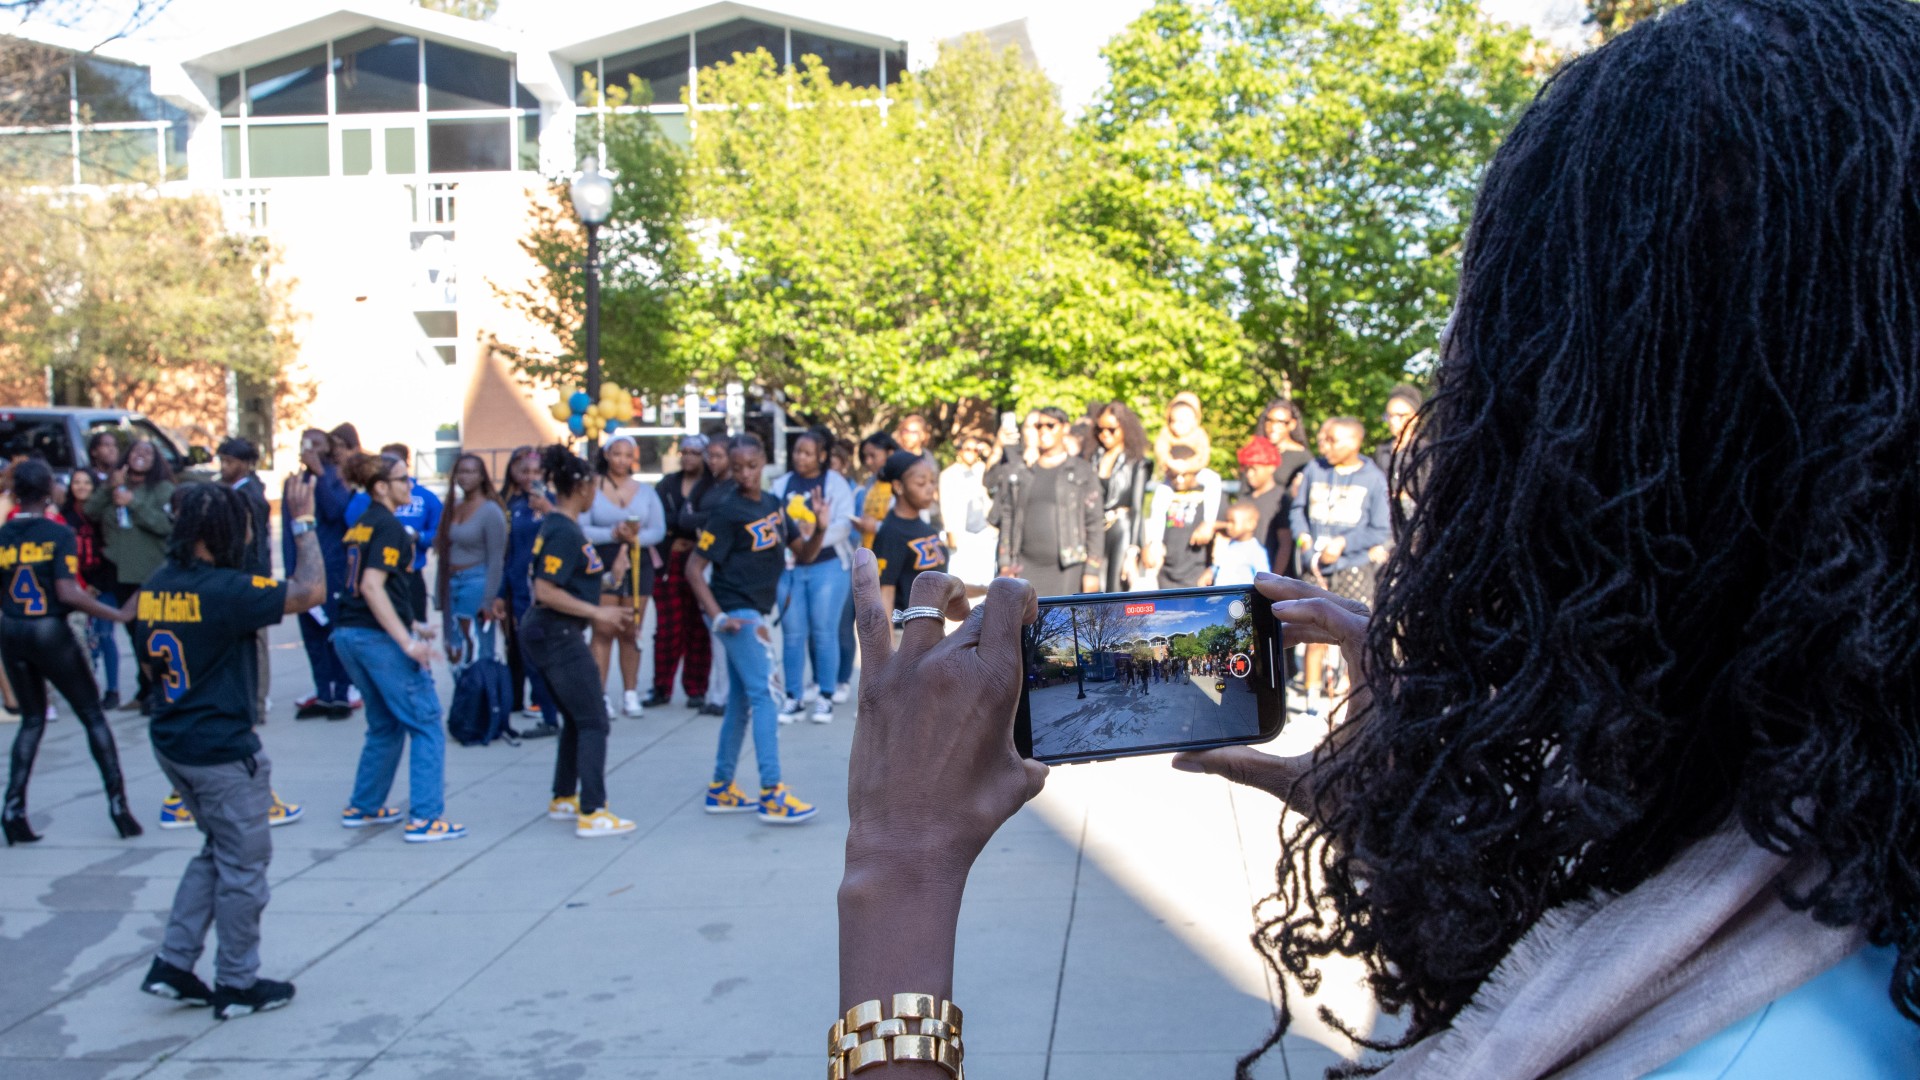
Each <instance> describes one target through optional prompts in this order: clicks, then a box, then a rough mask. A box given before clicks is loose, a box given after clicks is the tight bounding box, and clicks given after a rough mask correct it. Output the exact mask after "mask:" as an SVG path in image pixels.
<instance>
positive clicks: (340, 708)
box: [323, 701, 353, 720]
mask: <svg viewBox="0 0 1920 1080" xmlns="http://www.w3.org/2000/svg"><path fill="white" fill-rule="evenodd" d="M326 709H327V711H326V712H325V713H324V714H323V715H325V716H326V718H327V719H329V720H351V719H353V706H351V705H349V704H347V703H346V702H344V701H329V702H327V705H326Z"/></svg>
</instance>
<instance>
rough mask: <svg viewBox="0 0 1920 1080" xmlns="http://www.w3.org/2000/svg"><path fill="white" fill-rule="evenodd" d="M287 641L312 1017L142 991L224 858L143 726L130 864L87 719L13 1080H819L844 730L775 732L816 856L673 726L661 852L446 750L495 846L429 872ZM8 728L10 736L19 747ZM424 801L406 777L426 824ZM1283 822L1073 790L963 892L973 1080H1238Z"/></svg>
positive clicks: (1347, 980)
mask: <svg viewBox="0 0 1920 1080" xmlns="http://www.w3.org/2000/svg"><path fill="white" fill-rule="evenodd" d="M274 640H275V648H274V651H273V656H274V686H275V697H276V698H277V699H278V703H277V704H276V706H275V709H274V711H273V714H272V719H271V721H270V723H268V724H267V726H266V727H265V728H264V729H263V735H264V738H265V741H266V744H267V750H268V753H269V754H270V755H271V757H272V759H273V762H274V777H275V786H276V788H277V789H278V790H279V792H280V793H281V794H282V795H283V796H284V797H285V798H287V799H289V800H292V801H297V802H301V803H304V804H305V806H306V810H307V819H306V820H305V821H302V822H300V823H298V824H295V825H291V826H288V827H285V828H281V829H277V830H275V831H274V842H275V850H274V861H273V872H272V880H273V902H272V905H271V906H270V907H269V908H268V911H267V915H266V920H265V928H264V930H265V943H264V949H263V951H264V956H265V967H264V973H265V974H267V975H269V976H271V977H276V978H291V979H293V980H295V981H296V982H297V983H298V985H299V997H298V999H297V1000H296V1001H295V1002H294V1003H293V1005H292V1006H291V1007H289V1008H287V1009H285V1010H282V1011H278V1012H274V1013H268V1014H263V1015H260V1016H255V1017H248V1018H244V1019H238V1020H234V1021H232V1022H229V1023H225V1024H221V1023H218V1022H216V1021H214V1020H213V1019H212V1017H211V1016H210V1015H209V1013H208V1011H207V1010H204V1009H198V1010H190V1009H182V1008H178V1007H175V1006H173V1005H171V1004H169V1003H167V1002H163V1001H161V1000H159V999H156V998H152V997H148V996H146V995H143V994H140V993H139V992H138V991H137V988H136V987H137V982H138V979H139V977H140V976H141V974H143V973H144V971H145V969H146V965H147V963H148V960H149V959H150V957H151V955H152V950H153V948H154V946H155V944H156V942H157V941H158V939H159V936H160V931H161V928H162V925H163V923H164V920H165V917H166V911H167V908H168V905H169V902H170V900H171V897H172V892H173V888H174V885H175V883H176V881H177V880H178V876H179V873H180V870H181V867H182V866H183V864H184V863H185V861H186V860H187V858H188V857H189V856H190V855H191V854H192V852H193V851H194V850H195V849H196V848H197V847H198V843H199V841H198V835H199V834H198V833H197V832H192V831H173V832H162V831H160V830H159V829H157V828H154V827H153V826H152V823H153V822H154V820H155V817H156V814H157V810H158V806H159V803H160V800H161V798H162V797H163V796H164V795H165V794H166V782H165V780H164V779H163V778H162V777H161V775H160V773H159V770H158V768H157V766H156V765H155V764H154V761H153V757H152V753H151V750H150V749H149V746H148V742H147V738H146V733H145V730H144V727H143V725H142V722H141V721H140V720H139V719H138V717H136V716H130V715H129V714H125V713H121V714H117V715H116V717H115V721H116V731H117V734H118V737H119V739H120V746H121V752H122V756H123V758H124V760H125V762H126V763H127V766H128V772H129V776H130V782H131V791H130V794H131V797H132V799H133V801H134V805H135V807H136V809H137V810H138V811H139V812H140V813H141V815H142V819H143V821H145V822H146V823H148V826H149V828H148V832H147V835H146V836H144V837H142V838H139V839H137V840H132V841H121V840H119V839H117V838H116V837H115V836H114V833H113V831H112V826H111V825H110V823H109V822H108V820H107V815H106V809H105V800H104V799H103V798H102V796H101V794H100V790H99V781H98V776H97V774H96V773H95V771H94V768H93V765H92V762H91V761H90V759H89V758H88V757H87V754H86V750H85V743H84V740H83V739H82V738H81V737H80V732H79V728H78V725H77V724H76V723H74V721H73V720H72V718H71V716H66V717H63V718H62V719H61V720H60V721H59V722H57V723H55V724H54V725H53V726H52V727H51V728H50V729H49V732H48V738H47V740H46V743H45V744H44V746H43V748H42V751H41V758H40V763H39V767H38V769H37V770H36V773H35V776H34V783H33V788H32V800H31V802H32V810H33V814H34V824H35V827H36V828H38V829H39V830H40V831H41V832H42V833H43V834H44V835H45V837H46V839H45V840H44V841H42V842H41V843H39V844H37V845H33V846H30V847H18V848H11V849H0V972H4V978H0V1076H4V1077H6V1078H8V1080H82V1078H85V1080H96V1078H132V1077H143V1078H151V1080H163V1078H164V1080H215V1078H226V1077H235V1078H257V1077H271V1078H273V1080H345V1078H348V1077H356V1078H362V1080H389V1078H421V1080H425V1078H449V1080H452V1078H459V1080H487V1078H496V1077H497V1078H502V1080H506V1078H529V1077H537V1078H545V1080H597V1078H614V1077H619V1078H639V1077H661V1078H682V1077H686V1078H694V1077H700V1078H705V1077H718V1078H726V1077H741V1078H746V1077H753V1078H768V1077H781V1078H784V1077H801V1078H805V1077H817V1076H820V1075H822V1068H823V1064H824V1063H823V1061H822V1054H821V1052H820V1049H819V1047H820V1043H821V1038H820V1036H821V1033H822V1032H823V1031H824V1030H825V1029H826V1026H827V1024H828V1022H829V1021H830V1020H831V1018H832V1016H833V1014H834V1009H835V1004H836V1001H835V998H836V984H835V977H836V976H835V936H834V935H835V926H836V924H835V907H834V893H835V888H836V886H837V885H838V882H839V878H840V871H841V849H842V842H843V839H844V835H845V832H844V820H845V810H844V791H845V782H846V761H847V751H848V746H849V744H850V741H851V737H852V730H853V721H852V717H851V716H849V715H846V714H847V713H849V712H850V711H851V707H848V706H843V707H842V709H841V713H842V715H841V716H840V717H839V718H838V719H837V720H836V722H835V723H833V724H831V725H826V726H819V725H814V724H810V723H800V724H796V725H793V726H790V727H786V728H783V729H782V756H783V764H784V767H785V771H786V775H787V779H788V780H789V782H790V783H791V784H792V785H793V786H794V788H795V790H796V791H797V792H798V793H799V794H800V795H801V796H802V797H803V798H806V799H808V800H810V801H816V802H818V803H820V804H821V806H822V807H823V812H822V814H821V815H820V819H819V820H818V821H816V822H814V823H813V824H811V825H808V826H805V827H798V828H785V829H775V828H769V827H766V826H762V825H760V824H759V823H758V822H756V821H755V820H753V819H752V818H751V817H745V816H737V817H718V818H715V817H709V816H707V815H706V814H704V813H703V812H702V811H701V807H700V797H701V793H702V787H703V784H704V782H705V780H706V777H707V775H708V770H709V768H710V763H711V761H712V754H713V746H714V735H715V730H716V728H717V726H718V721H717V720H713V719H708V718H702V717H696V716H693V715H692V714H691V713H690V712H689V711H688V710H686V709H685V708H683V707H681V706H679V705H673V706H669V707H667V708H664V709H659V710H655V711H653V712H651V713H649V714H648V715H647V716H646V717H645V718H643V719H637V720H627V719H621V720H617V721H615V723H614V728H613V736H612V741H611V747H610V756H609V789H610V793H611V798H612V805H613V807H614V808H615V809H616V810H617V811H618V812H619V813H621V814H623V815H625V816H628V817H632V818H634V819H636V820H637V821H638V822H639V823H640V830H639V831H638V832H637V833H636V834H634V835H632V836H629V837H624V838H619V839H609V840H595V841H585V840H578V839H576V838H574V837H573V836H572V834H571V831H570V830H569V829H568V828H567V827H566V826H564V825H560V824H556V823H552V822H549V821H548V820H547V819H546V816H545V808H546V800H547V797H548V788H547V784H548V779H549V774H550V770H551V768H552V758H553V752H554V751H553V743H552V742H551V741H550V740H540V741H535V742H529V743H526V744H524V745H522V746H520V747H517V748H516V747H511V746H507V745H504V744H496V745H494V746H491V747H486V748H471V749H469V748H462V747H459V746H452V747H449V751H448V761H447V805H448V810H449V815H450V816H451V817H453V818H454V819H455V820H458V821H462V822H464V823H465V824H466V825H467V826H468V827H469V828H470V829H471V831H472V835H471V836H470V838H468V839H466V840H462V841H458V842H453V843H446V844H439V845H422V846H415V845H407V844H404V843H402V842H401V839H400V836H399V834H398V832H397V830H391V829H388V830H366V831H348V830H343V829H341V828H339V827H338V825H337V824H335V817H334V815H335V814H336V813H337V811H338V809H339V807H340V806H341V805H342V804H343V803H344V801H345V798H346V794H347V789H348V786H349V782H350V779H351V776H352V770H353V763H354V761H355V759H356V755H357V754H358V751H359V746H360V736H361V733H362V730H363V726H362V723H361V722H360V721H359V719H358V718H357V717H356V718H355V719H354V720H352V721H348V722H343V723H328V722H326V721H309V722H298V723H296V722H295V721H293V720H292V719H291V716H292V708H291V705H290V704H289V702H290V699H291V698H292V697H293V696H294V695H295V694H296V693H299V692H304V691H305V690H306V689H308V679H307V676H306V666H305V657H304V654H303V653H301V652H300V650H299V647H298V644H297V641H296V635H295V634H294V633H293V632H292V628H291V627H290V626H288V627H283V628H281V629H280V630H279V631H277V632H276V635H275V639H274ZM649 661H650V658H649ZM643 670H648V669H647V668H643ZM443 685H444V673H443ZM14 730H16V729H15V728H14V727H13V726H12V725H0V739H4V740H7V741H11V739H12V737H13V731H14ZM747 753H748V758H749V761H748V763H747V765H746V766H745V767H744V768H743V770H742V775H743V776H748V777H749V778H750V777H751V761H750V759H751V753H752V751H751V744H749V749H748V751H747ZM404 787H405V772H404V769H403V770H402V774H401V779H400V781H399V785H398V790H396V793H395V798H394V800H393V801H394V802H396V803H397V804H400V805H404ZM1276 815H1277V808H1276V805H1275V804H1274V803H1273V802H1272V801H1271V800H1269V799H1266V798H1265V797H1264V796H1260V795H1258V794H1256V793H1251V792H1244V791H1235V790H1230V789H1229V788H1228V786H1227V785H1226V784H1225V783H1224V782H1222V781H1219V780H1215V779H1212V778H1207V777H1195V776H1189V775H1185V774H1181V773H1176V772H1174V771H1172V770H1171V769H1169V768H1167V766H1166V763H1165V761H1164V759H1145V760H1137V761H1131V762H1114V763H1107V764H1101V765H1093V766H1077V767H1071V768H1063V769H1057V770H1055V772H1054V774H1053V779H1052V781H1051V782H1050V784H1049V786H1048V790H1047V792H1046V793H1045V794H1044V795H1043V796H1042V797H1041V799H1039V800H1038V801H1037V802H1036V803H1035V804H1034V805H1033V806H1031V807H1029V808H1028V809H1027V810H1026V811H1024V812H1022V813H1021V814H1020V816H1019V817H1018V818H1016V819H1015V820H1014V821H1013V822H1011V823H1010V824H1009V825H1008V826H1007V827H1006V829H1004V830H1003V831H1002V833H1001V834H1000V835H999V836H998V837H996V838H995V840H994V842H993V844H992V845H991V846H990V847H989V849H988V850H987V852H986V853H985V855H984V856H983V857H982V858H981V860H980V862H979V864H978V865H977V867H976V869H975V870H974V874H973V877H972V880H971V882H970V884H969V888H968V891H967V903H966V909H965V913H964V915H963V917H962V919H961V936H960V954H959V955H960V959H959V971H958V982H957V990H956V993H957V996H958V998H959V1001H960V1003H961V1005H962V1006H963V1007H964V1008H965V1009H966V1010H967V1016H968V1021H969V1032H968V1036H969V1037H968V1046H969V1050H970V1054H969V1063H970V1064H971V1065H972V1066H973V1068H972V1070H971V1072H972V1075H974V1076H976V1077H979V1078H981V1080H1082V1078H1100V1080H1129V1078H1136V1077H1137V1078H1142V1080H1144V1078H1154V1080H1162V1078H1168V1077H1229V1076H1231V1075H1232V1071H1233V1069H1232V1065H1233V1060H1234V1058H1235V1057H1236V1056H1237V1054H1239V1053H1241V1052H1244V1051H1245V1050H1247V1049H1249V1048H1251V1047H1253V1046H1256V1045H1258V1043H1259V1042H1260V1040H1261V1039H1262V1037H1263V1036H1264V1035H1265V1033H1266V1031H1267V1029H1268V1026H1269V1023H1270V1021H1271V1017H1272V1009H1273V1002H1274V1000H1275V994H1274V989H1273V986H1272V983H1271V980H1270V978H1269V976H1268V973H1267V971H1266V969H1265V967H1264V965H1263V964H1262V963H1261V962H1260V961H1259V959H1258V957H1257V956H1255V954H1254V952H1253V951H1252V949H1251V947H1250V946H1249V945H1248V943H1247V935H1248V933H1249V932H1250V931H1251V929H1252V922H1251V919H1250V917H1249V910H1250V908H1251V906H1252V904H1253V902H1254V900H1255V899H1257V898H1258V897H1259V896H1260V895H1262V894H1264V893H1265V892H1266V891H1267V888H1268V886H1269V884H1270V882H1271V879H1272V867H1273V862H1274V854H1275V849H1276V840H1275V826H1276V821H1277V817H1276ZM211 960H212V956H211V950H210V951H209V955H208V956H207V957H206V958H205V959H203V960H202V964H201V973H202V975H203V976H204V975H207V973H208V971H209V969H210V964H211ZM1355 983H1356V980H1355V979H1354V978H1353V972H1352V970H1351V969H1343V970H1342V971H1340V972H1336V973H1334V974H1333V975H1330V977H1329V980H1328V987H1329V989H1328V990H1327V991H1326V993H1327V994H1328V995H1329V996H1332V997H1334V998H1337V999H1338V1007H1340V1008H1342V1009H1343V1010H1344V1012H1345V1015H1348V1016H1350V1017H1353V1018H1356V1019H1359V1020H1363V1021H1364V1020H1365V1019H1366V1018H1367V1016H1368V1012H1367V1006H1366V1004H1365V997H1364V994H1361V993H1359V992H1358V991H1357V990H1356V989H1354V987H1355ZM903 989H904V988H903ZM1307 1011H1308V1014H1309V1018H1310V1013H1311V1010H1310V1009H1309V1010H1307ZM1298 1012H1299V1010H1298V1009H1297V1010H1296V1013H1297V1014H1298ZM1296 1031H1299V1032H1301V1034H1298V1035H1295V1036H1291V1037H1289V1039H1288V1040H1287V1041H1286V1043H1285V1045H1284V1046H1283V1048H1282V1052H1279V1053H1275V1054H1273V1055H1271V1056H1270V1058H1269V1059H1268V1061H1267V1062H1266V1063H1265V1065H1264V1066H1263V1068H1262V1070H1261V1072H1260V1075H1261V1076H1263V1077H1318V1076H1319V1075H1320V1074H1321V1070H1323V1069H1324V1068H1325V1067H1326V1066H1327V1065H1329V1064H1331V1063H1333V1062H1334V1061H1336V1060H1337V1058H1336V1055H1335V1054H1334V1053H1333V1051H1332V1050H1329V1049H1328V1047H1329V1046H1337V1045H1340V1043H1339V1040H1338V1039H1337V1038H1336V1037H1334V1036H1331V1035H1329V1034H1327V1033H1325V1032H1321V1031H1319V1030H1318V1029H1316V1028H1312V1027H1311V1026H1310V1025H1307V1024H1304V1023H1303V1024H1301V1025H1297V1026H1296Z"/></svg>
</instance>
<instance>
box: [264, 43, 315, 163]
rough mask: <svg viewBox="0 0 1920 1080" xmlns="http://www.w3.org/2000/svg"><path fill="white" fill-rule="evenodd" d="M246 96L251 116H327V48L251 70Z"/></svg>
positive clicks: (298, 53)
mask: <svg viewBox="0 0 1920 1080" xmlns="http://www.w3.org/2000/svg"><path fill="white" fill-rule="evenodd" d="M246 96H247V115H249V116H325V115H326V114H327V47H326V46H325V45H316V46H314V47H313V48H311V49H308V50H306V51H304V52H297V53H294V54H293V55H292V56H283V57H281V58H280V59H278V60H274V61H272V62H270V63H265V64H261V65H260V66H259V67H251V68H248V69H247V95H246ZM282 175H285V174H282Z"/></svg>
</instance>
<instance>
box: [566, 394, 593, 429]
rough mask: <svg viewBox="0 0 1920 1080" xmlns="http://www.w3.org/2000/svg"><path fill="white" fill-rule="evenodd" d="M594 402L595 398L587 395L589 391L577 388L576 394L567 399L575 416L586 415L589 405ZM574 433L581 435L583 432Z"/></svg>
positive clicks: (568, 405)
mask: <svg viewBox="0 0 1920 1080" xmlns="http://www.w3.org/2000/svg"><path fill="white" fill-rule="evenodd" d="M592 404H593V399H592V398H590V397H588V396H587V392H586V391H585V390H576V391H575V392H574V395H573V396H572V397H570V398H568V399H567V407H568V408H570V409H572V410H573V415H575V416H582V415H584V414H585V413H586V411H587V407H588V406H590V405H592ZM574 434H575V435H579V434H581V432H578V431H576V432H574Z"/></svg>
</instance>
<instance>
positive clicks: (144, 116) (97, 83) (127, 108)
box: [73, 56, 186, 123]
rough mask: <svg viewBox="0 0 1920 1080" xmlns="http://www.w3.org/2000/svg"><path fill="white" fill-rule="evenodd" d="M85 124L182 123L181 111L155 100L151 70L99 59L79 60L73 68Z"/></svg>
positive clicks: (86, 57) (158, 99) (167, 103)
mask: <svg viewBox="0 0 1920 1080" xmlns="http://www.w3.org/2000/svg"><path fill="white" fill-rule="evenodd" d="M73 75H74V87H75V89H76V90H78V95H77V96H78V100H79V102H80V113H81V118H82V120H83V121H85V120H88V119H91V120H92V121H93V122H95V123H109V122H112V121H117V120H178V119H181V118H183V117H185V116H186V112H185V111H184V110H182V109H181V108H180V107H178V106H176V105H173V104H172V103H170V102H167V101H164V100H162V99H161V98H158V97H156V96H154V93H153V91H152V89H151V88H150V84H149V80H148V78H147V69H146V68H143V67H135V66H133V65H132V64H116V63H114V62H113V61H111V60H102V59H100V58H99V57H95V56H82V57H79V58H78V59H77V60H76V61H75V63H74V68H73Z"/></svg>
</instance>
